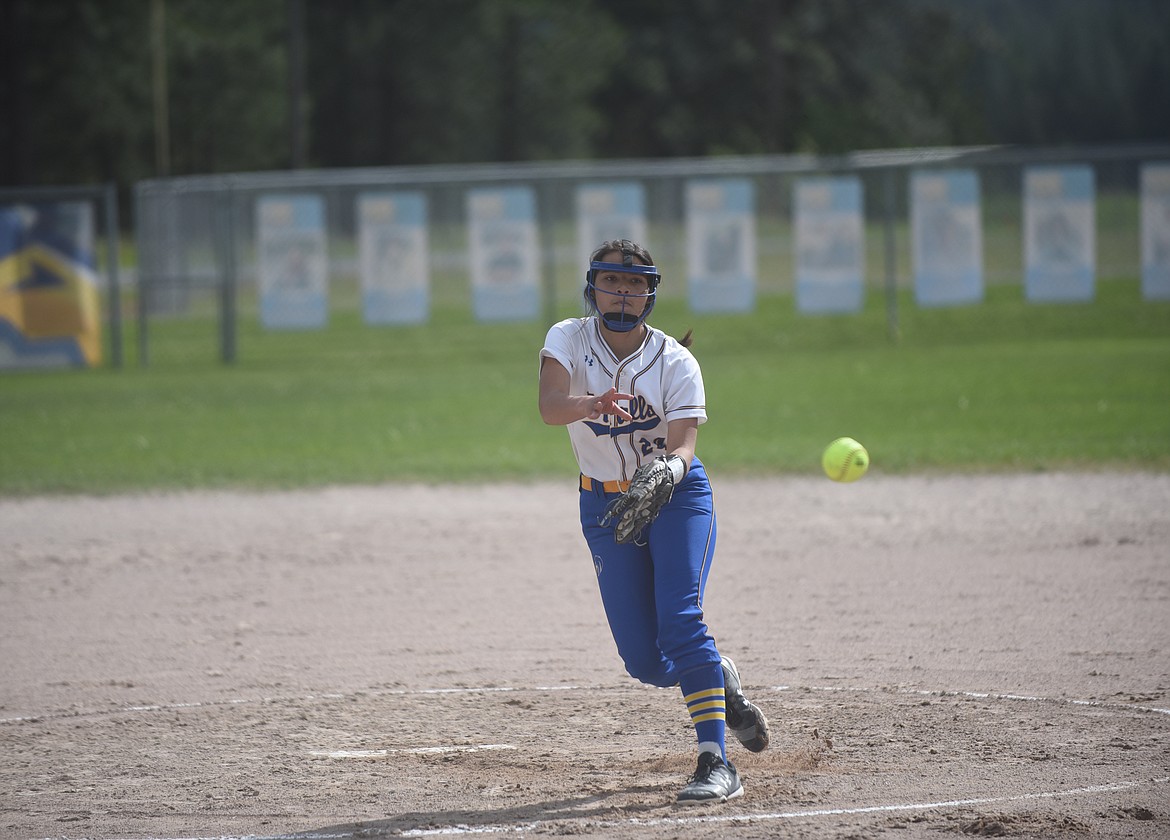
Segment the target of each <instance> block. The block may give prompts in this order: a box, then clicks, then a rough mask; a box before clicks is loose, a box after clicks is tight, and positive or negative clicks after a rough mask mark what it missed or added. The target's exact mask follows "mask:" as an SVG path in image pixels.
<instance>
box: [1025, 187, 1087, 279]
mask: <svg viewBox="0 0 1170 840" xmlns="http://www.w3.org/2000/svg"><path fill="white" fill-rule="evenodd" d="M1094 216H1095V188H1094V181H1093V170H1092V168H1090V167H1088V166H1034V167H1029V168H1027V169H1026V170H1025V171H1024V292H1025V297H1026V298H1027V299H1028V300H1030V301H1036V302H1040V301H1053V302H1057V301H1089V300H1092V299H1093V295H1094V291H1095V289H1094V284H1095V271H1096V263H1097V243H1096V225H1095V220H1094Z"/></svg>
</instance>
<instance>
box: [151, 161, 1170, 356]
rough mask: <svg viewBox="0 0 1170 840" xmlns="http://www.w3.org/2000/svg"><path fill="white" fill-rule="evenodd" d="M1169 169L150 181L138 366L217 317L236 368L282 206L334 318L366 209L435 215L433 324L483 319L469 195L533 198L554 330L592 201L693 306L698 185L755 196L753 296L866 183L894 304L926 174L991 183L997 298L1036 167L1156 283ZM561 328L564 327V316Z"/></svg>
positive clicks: (871, 273)
mask: <svg viewBox="0 0 1170 840" xmlns="http://www.w3.org/2000/svg"><path fill="white" fill-rule="evenodd" d="M1167 161H1170V146H1168V145H1157V146H1140V147H1104V148H1101V147H1098V148H1069V149H1015V148H1008V147H981V148H951V149H948V148H940V149H918V150H899V151H887V152H882V151H878V152H859V153H854V154H849V155H844V156H840V157H831V158H830V157H815V156H800V155H796V156H771V157H720V158H704V159H676V160H654V161H651V160H637V161H605V162H562V163H530V164H511V165H502V164H501V165H462V166H422V167H401V168H380V169H348V170H321V171H295V172H272V173H256V174H239V175H225V176H207V177H187V178H170V179H157V180H150V181H144V182H141V183H139V184H138V185H137V186H136V188H135V192H134V199H135V231H136V237H137V248H138V284H139V290H140V295H139V330H138V337H139V358H140V360H141V361H142V362H143V363H146V361H147V359H148V358H149V350H150V347H149V330H148V328H149V327H150V325H151V324H152V323H155V322H159V321H160V320H161V319H174V318H183V317H187V316H191V315H202V316H210V317H212V318H214V319H215V320H216V322H217V323H218V324H219V329H218V341H219V351H220V354H221V356H222V358H223V359H224V360H226V361H230V360H232V359H234V358H235V355H236V334H237V328H238V325H239V323H240V322H241V320H243V319H256V318H257V317H258V313H259V308H260V301H259V295H258V280H259V274H260V265H259V259H258V244H257V243H258V229H257V228H258V223H257V207H258V204H259V203H260V202H261V201H263V200H264V199H265V198H266V197H270V196H275V195H294V194H295V195H298V196H303V195H311V196H316V197H319V200H320V206H321V207H323V214H324V229H325V239H326V242H327V245H326V248H325V263H326V271H325V273H326V277H327V287H328V307H329V309H330V311H332V312H337V311H340V310H357V309H360V307H361V306H362V295H361V278H360V274H361V271H360V266H359V258H358V251H359V246H358V240H359V233H360V232H359V227H360V220H359V218H358V216H359V210H358V207H359V201H360V199H361V197H362V196H363V195H365V194H368V193H370V192H378V191H390V190H394V191H400V190H408V191H410V192H412V193H417V194H421V195H422V196H423V197H424V198H425V203H426V207H427V218H426V229H427V260H428V263H429V289H428V295H429V303H430V306H431V308H432V310H437V309H444V308H464V309H471V307H472V297H473V291H472V288H471V286H472V282H471V274H472V266H471V264H470V258H469V253H470V250H471V249H470V243H469V234H468V229H469V226H468V221H469V220H468V201H467V197H468V195H469V193H470V192H471V191H474V190H477V189H482V188H486V187H494V188H505V187H524V188H527V189H529V190H530V191H531V194H532V195H533V196H534V197H535V205H536V206H535V214H534V216H535V221H536V225H537V229H538V236H537V248H538V250H539V252H540V253H539V269H540V275H541V276H540V281H539V295H540V299H541V300H540V308H539V311H540V313H541V314H542V315H543V316H544V317H545V319H546V320H552V319H554V318H555V317H556V316H557V314H558V313H561V312H564V311H565V308H566V307H567V306H568V305H569V304H570V303H572V304H574V305H575V304H576V302H578V301H579V299H580V293H581V286H582V277H583V270H584V265H583V264H582V262H581V256H580V255H581V245H580V243H579V242H578V229H577V216H578V212H579V206H578V203H577V197H578V191H579V189H580V188H581V187H583V186H586V185H592V184H605V183H636V184H638V185H640V187H641V191H642V193H643V195H644V216H645V225H646V230H645V240H646V241H645V244H646V245H647V246H648V247H649V248H650V250H651V253H652V254H653V255H654V259H655V262H656V263H657V265H658V266H659V267H660V268H661V269H662V272H663V276H664V278H665V280H664V283H663V285H662V287H661V292H660V295H661V297H662V299H668V298H671V297H678V298H685V297H686V295H687V282H686V277H687V272H688V247H687V245H688V243H687V212H688V209H687V192H686V191H687V187H688V184H692V183H694V182H695V181H696V180H699V179H723V178H734V179H739V180H743V181H747V182H748V183H750V185H751V190H752V194H753V206H752V214H753V216H754V230H755V255H756V260H755V261H756V265H755V266H754V277H755V279H754V282H755V290H754V291H755V294H757V295H759V296H772V295H793V294H794V291H795V288H796V273H797V268H796V263H797V260H796V252H795V249H796V243H795V234H794V216H795V209H794V194H795V189H796V187H797V185H798V184H799V183H801V182H802V181H804V180H806V179H810V178H818V177H822V176H848V177H852V178H855V179H856V180H857V181H858V182H859V184H860V188H861V189H860V194H861V199H860V201H861V211H862V214H863V220H864V221H863V251H864V258H863V269H862V273H863V278H864V279H863V283H864V286H865V288H866V289H867V290H868V291H869V292H870V293H872V294H879V295H887V296H890V295H894V294H895V293H896V292H897V290H898V289H904V288H906V287H907V286H909V285H911V284H912V283H913V280H914V278H913V253H912V246H913V243H912V241H911V240H912V225H911V219H910V215H911V197H910V190H911V182H912V178H913V177H914V175H915V174H916V173H922V172H930V171H944V170H955V169H963V170H970V171H973V172H974V173H975V175H976V178H977V182H978V191H979V200H978V204H977V212H978V213H979V216H980V219H981V263H982V276H983V282H984V283H986V285H988V286H994V285H1003V284H1020V283H1022V282H1023V280H1022V278H1023V277H1024V274H1025V269H1026V267H1025V242H1024V228H1025V218H1024V216H1025V207H1024V197H1023V192H1024V186H1023V184H1024V178H1025V173H1026V172H1027V171H1028V169H1029V168H1030V167H1040V166H1057V165H1060V166H1072V165H1076V166H1081V167H1088V168H1089V169H1090V170H1091V173H1092V178H1093V182H1094V196H1093V198H1094V204H1093V207H1094V208H1095V218H1094V220H1093V222H1092V224H1093V225H1094V232H1095V251H1094V255H1093V259H1094V261H1095V266H1094V271H1095V280H1096V281H1099V282H1108V281H1110V280H1114V279H1120V278H1129V279H1133V278H1137V277H1139V276H1140V275H1141V271H1142V246H1141V220H1140V213H1141V208H1140V204H1141V173H1142V168H1143V166H1145V165H1147V164H1151V163H1165V162H1167ZM562 317H563V316H562Z"/></svg>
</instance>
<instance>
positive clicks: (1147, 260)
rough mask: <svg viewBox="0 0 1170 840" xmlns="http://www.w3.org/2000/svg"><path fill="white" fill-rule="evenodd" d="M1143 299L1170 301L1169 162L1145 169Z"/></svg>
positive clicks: (1143, 177) (1148, 166) (1143, 170)
mask: <svg viewBox="0 0 1170 840" xmlns="http://www.w3.org/2000/svg"><path fill="white" fill-rule="evenodd" d="M1142 298H1143V299H1144V300H1170V163H1148V164H1146V165H1145V166H1143V167H1142Z"/></svg>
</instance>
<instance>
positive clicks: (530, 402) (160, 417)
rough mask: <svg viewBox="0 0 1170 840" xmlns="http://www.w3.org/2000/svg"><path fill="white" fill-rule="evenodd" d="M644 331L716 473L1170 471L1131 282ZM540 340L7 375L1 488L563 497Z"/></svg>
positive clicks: (183, 359)
mask: <svg viewBox="0 0 1170 840" xmlns="http://www.w3.org/2000/svg"><path fill="white" fill-rule="evenodd" d="M565 314H566V315H571V314H576V313H575V312H574V311H572V310H571V309H570V310H567V311H566V312H565ZM653 322H654V323H655V325H656V326H659V327H661V328H663V329H665V330H667V331H668V332H671V333H674V334H676V335H681V333H682V332H684V331H685V330H686V329H687V328H690V327H693V328H694V330H695V345H694V347H693V350H694V352H695V354H696V355H697V356H698V358H699V360H700V362H701V363H702V365H703V370H704V378H705V381H706V386H707V406H708V413H709V415H710V418H711V420H710V422H709V423H707V424H706V425H705V426H704V427H703V429H702V432H701V433H700V437H699V454H700V457H702V458H703V459H704V461H705V462H706V463H707V464H708V466H709V469H710V471H711V472H712V474H713V475H714V476H716V477H718V476H719V475H729V474H779V473H804V474H812V473H815V472H816V471H818V470H819V468H820V467H819V459H820V453H821V450H822V449H823V447H824V446H825V445H826V444H827V443H828V442H829V441H830V440H832V439H833V438H835V437H839V436H841V435H850V436H852V437H855V438H857V439H858V440H860V441H862V442H863V443H864V444H866V445H867V447H868V448H869V450H870V454H871V456H872V459H873V472H874V473H879V472H881V473H905V472H915V471H924V470H947V471H956V470H958V471H989V470H1023V471H1037V470H1057V469H1074V468H1075V469H1100V468H1110V469H1117V468H1119V469H1142V470H1157V471H1166V470H1168V469H1170V303H1148V302H1143V301H1142V300H1141V299H1140V293H1139V288H1138V285H1137V283H1136V282H1110V283H1102V284H1099V285H1098V297H1097V300H1096V302H1094V303H1093V304H1089V305H1084V304H1066V305H1035V304H1028V303H1026V302H1024V301H1023V299H1022V293H1021V291H1020V289H1019V288H1018V287H1015V286H1008V287H993V288H991V289H990V290H989V292H988V299H987V301H986V302H985V303H983V304H981V305H979V306H971V307H960V308H951V309H933V310H923V309H918V308H917V307H915V306H914V305H913V303H912V301H911V300H910V299H909V298H908V297H904V298H903V299H902V300H901V302H900V312H899V322H900V336H899V339H898V340H897V341H896V342H895V341H892V340H891V339H890V337H889V336H888V334H887V315H886V310H885V302H884V300H882V299H881V296H880V295H878V294H871V295H870V300H869V303H868V305H867V308H866V311H865V312H864V313H862V314H860V315H856V316H832V317H804V316H798V315H796V314H795V313H794V311H793V305H792V300H791V299H790V298H787V297H768V298H763V299H761V301H760V303H759V307H758V310H757V312H756V313H754V314H753V315H751V316H703V317H697V316H694V315H691V314H690V313H688V312H687V311H686V309H685V306H684V304H683V303H681V302H678V301H673V300H669V299H664V300H663V301H662V302H661V303H660V304H659V309H658V311H657V312H656V317H655V318H654V319H653ZM545 328H546V325H544V324H518V325H478V324H474V323H473V322H472V320H471V316H470V315H469V314H468V313H466V312H463V311H456V310H449V309H440V310H438V311H436V312H435V315H434V318H433V322H432V323H431V324H429V325H427V326H425V327H397V328H371V327H366V326H364V325H362V324H361V322H360V318H359V316H358V315H357V314H356V313H352V312H351V313H334V314H333V317H332V321H331V324H330V326H329V328H328V329H327V330H324V331H321V332H307V333H287V332H281V333H277V332H264V331H262V330H261V329H260V328H259V326H258V325H257V324H256V323H255V321H254V319H251V318H249V319H248V320H247V322H245V323H241V328H240V335H239V343H238V347H239V361H238V362H237V363H236V364H235V365H234V366H231V367H225V366H223V365H221V364H220V363H219V362H218V361H217V356H216V354H217V344H216V341H217V339H216V325H215V322H214V320H212V319H210V318H207V319H192V320H188V321H174V322H165V323H164V322H160V323H159V324H158V325H157V326H154V325H152V333H151V366H150V367H148V368H145V369H144V368H140V367H137V366H136V363H135V361H134V357H133V353H130V354H129V355H130V359H129V361H128V363H127V366H126V368H125V369H123V370H121V371H115V370H110V369H100V370H93V371H54V372H22V373H7V374H2V375H0V430H2V431H0V435H2V438H0V441H2V446H0V494H3V495H7V496H15V495H22V494H34V493H58V492H86V493H109V492H117V491H128V490H156V489H176V488H194V487H244V488H272V487H298V486H308V485H322V484H334V483H354V482H357V483H368V482H382V481H415V480H418V481H450V480H455V481H481V480H485V479H529V478H545V477H557V476H560V477H564V478H566V480H568V479H570V478H571V477H572V476H573V475H574V474H575V469H576V468H575V465H574V462H573V459H572V455H571V452H570V450H569V445H568V441H567V436H566V434H565V431H564V430H563V429H560V428H552V427H548V426H545V425H544V424H543V423H542V422H541V421H540V418H539V415H538V414H537V411H536V373H537V362H536V359H537V351H538V349H539V347H540V345H541V343H542V340H543V337H544V332H545ZM126 340H127V347H129V348H132V347H133V346H134V336H133V334H132V333H131V334H129V335H128V336H127V339H126Z"/></svg>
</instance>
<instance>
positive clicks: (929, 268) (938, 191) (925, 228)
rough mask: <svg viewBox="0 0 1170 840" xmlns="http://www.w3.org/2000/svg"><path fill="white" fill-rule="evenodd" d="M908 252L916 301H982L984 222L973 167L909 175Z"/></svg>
mask: <svg viewBox="0 0 1170 840" xmlns="http://www.w3.org/2000/svg"><path fill="white" fill-rule="evenodd" d="M910 208H911V209H910V218H911V243H912V247H911V257H912V259H913V263H914V296H915V300H916V301H917V302H918V305H919V306H956V305H962V304H968V303H979V302H981V301H982V300H983V222H982V218H981V214H980V197H979V177H978V176H977V175H976V174H975V171H974V170H972V169H952V170H920V171H917V172H914V173H913V174H912V175H911V176H910Z"/></svg>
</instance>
